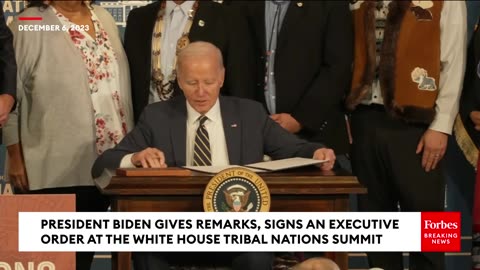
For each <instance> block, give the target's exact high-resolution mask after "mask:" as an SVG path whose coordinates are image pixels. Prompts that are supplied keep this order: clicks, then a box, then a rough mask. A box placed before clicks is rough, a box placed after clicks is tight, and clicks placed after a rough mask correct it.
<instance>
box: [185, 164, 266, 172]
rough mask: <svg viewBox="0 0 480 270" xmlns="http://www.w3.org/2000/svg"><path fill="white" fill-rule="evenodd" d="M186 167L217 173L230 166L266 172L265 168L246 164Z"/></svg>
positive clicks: (187, 167) (186, 167)
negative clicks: (250, 166) (261, 168)
mask: <svg viewBox="0 0 480 270" xmlns="http://www.w3.org/2000/svg"><path fill="white" fill-rule="evenodd" d="M183 167H184V168H185V169H189V170H192V171H197V172H203V173H211V174H217V173H219V172H221V171H223V170H226V169H230V168H238V167H241V168H245V169H248V170H251V171H253V172H265V170H259V169H254V168H247V167H245V166H239V165H225V166H183Z"/></svg>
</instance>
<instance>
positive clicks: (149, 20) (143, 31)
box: [135, 2, 160, 100]
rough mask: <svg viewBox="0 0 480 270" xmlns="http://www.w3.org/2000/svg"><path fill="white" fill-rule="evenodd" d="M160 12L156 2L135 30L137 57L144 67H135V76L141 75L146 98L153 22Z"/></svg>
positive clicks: (150, 66)
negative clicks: (136, 34)
mask: <svg viewBox="0 0 480 270" xmlns="http://www.w3.org/2000/svg"><path fill="white" fill-rule="evenodd" d="M159 10H160V2H157V3H155V4H153V5H152V6H151V8H149V9H148V10H146V12H145V14H144V15H145V18H143V19H140V20H141V21H142V22H143V23H141V24H140V29H135V30H136V31H139V33H138V36H139V39H138V41H137V44H138V55H139V56H140V57H141V58H143V62H144V65H141V66H137V67H135V68H136V69H139V70H138V73H137V74H143V76H144V78H143V80H142V81H143V83H144V87H143V89H144V95H145V96H146V97H147V100H148V94H149V91H150V90H149V89H150V86H149V85H150V77H151V75H150V74H151V69H152V34H153V29H154V28H155V22H156V21H157V14H158V11H159Z"/></svg>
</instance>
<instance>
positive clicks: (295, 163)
mask: <svg viewBox="0 0 480 270" xmlns="http://www.w3.org/2000/svg"><path fill="white" fill-rule="evenodd" d="M326 161H328V160H317V159H311V158H299V157H295V158H286V159H279V160H273V161H265V162H257V163H252V164H247V165H244V166H238V165H226V166H184V168H187V169H189V170H192V171H199V172H204V173H213V174H215V173H219V172H220V171H222V170H225V169H229V168H233V167H245V168H246V169H249V170H251V171H253V172H274V171H281V170H286V169H293V168H298V167H304V166H310V165H315V164H321V163H323V162H326Z"/></svg>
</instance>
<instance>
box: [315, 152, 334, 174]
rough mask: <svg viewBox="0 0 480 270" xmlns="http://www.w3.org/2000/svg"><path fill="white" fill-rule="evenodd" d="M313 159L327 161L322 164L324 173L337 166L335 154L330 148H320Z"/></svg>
mask: <svg viewBox="0 0 480 270" xmlns="http://www.w3.org/2000/svg"><path fill="white" fill-rule="evenodd" d="M313 159H318V160H327V161H326V162H323V163H321V164H320V168H321V169H322V171H330V170H331V169H333V165H334V164H335V152H333V150H332V149H329V148H320V149H317V150H316V151H315V152H314V153H313Z"/></svg>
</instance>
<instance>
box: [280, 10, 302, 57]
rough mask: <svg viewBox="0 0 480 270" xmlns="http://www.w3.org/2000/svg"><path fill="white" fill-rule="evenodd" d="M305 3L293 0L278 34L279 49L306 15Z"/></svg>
mask: <svg viewBox="0 0 480 270" xmlns="http://www.w3.org/2000/svg"><path fill="white" fill-rule="evenodd" d="M305 4H306V3H304V2H302V1H291V2H290V4H289V6H288V10H287V13H286V14H285V18H283V22H282V27H281V29H280V33H279V35H278V41H277V50H278V49H280V48H281V47H282V45H283V44H284V43H285V42H286V41H287V39H288V37H289V36H290V35H289V33H292V32H294V31H295V26H296V24H297V23H298V21H300V20H301V19H302V17H303V16H304V10H305V8H306V7H305Z"/></svg>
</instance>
